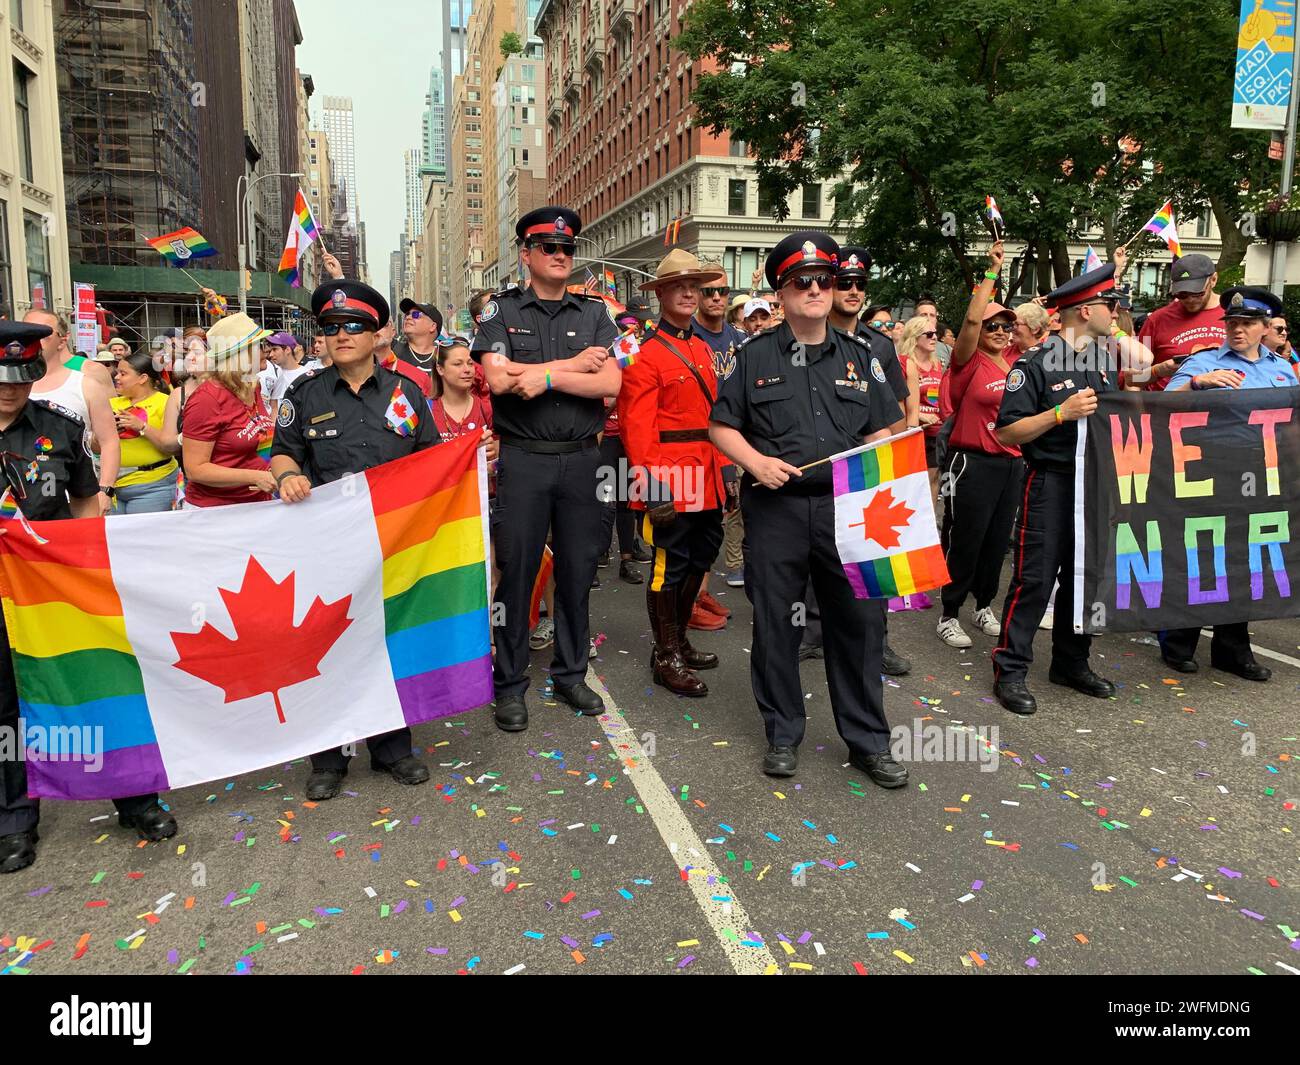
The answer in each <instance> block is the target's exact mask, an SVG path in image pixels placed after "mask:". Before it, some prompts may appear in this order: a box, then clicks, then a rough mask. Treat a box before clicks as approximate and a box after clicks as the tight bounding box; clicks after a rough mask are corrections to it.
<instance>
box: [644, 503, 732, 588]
mask: <svg viewBox="0 0 1300 1065" xmlns="http://www.w3.org/2000/svg"><path fill="white" fill-rule="evenodd" d="M641 537H642V539H644V540H645V542H646V543H647V544H648V545H649V546H650V549H651V551H653V552H654V566H653V568H652V569H651V570H650V590H651V591H652V592H661V591H663V590H664V589H665V588H671V587H673V586H674V585H677V584H681V583H682V581H684V580H685V579H686V578H687V577H689V576H690V575H691V574H693V573H708V572H709V567H710V566H712V565H713V560H714V559H715V558H717V557H718V548H719V547H721V546H722V511H721V510H697V511H679V512H678V514H677V517H676V518H675V519H674V520H673V521H671V522H669V523H668V524H667V525H659V526H655V525H652V524H651V523H650V516H649V515H648V514H646V515H643V516H642V518H641Z"/></svg>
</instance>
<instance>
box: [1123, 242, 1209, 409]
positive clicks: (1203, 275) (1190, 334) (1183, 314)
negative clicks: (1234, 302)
mask: <svg viewBox="0 0 1300 1065" xmlns="http://www.w3.org/2000/svg"><path fill="white" fill-rule="evenodd" d="M1169 276H1170V279H1171V284H1170V286H1169V294H1170V296H1172V297H1173V301H1172V302H1171V303H1170V304H1169V305H1168V306H1167V307H1161V308H1160V309H1159V310H1156V311H1152V312H1151V314H1150V315H1148V317H1147V320H1146V321H1145V322H1144V323H1143V324H1142V329H1141V331H1140V332H1139V333H1138V339H1139V340H1141V341H1142V343H1144V344H1145V345H1146V346H1147V347H1148V348H1150V349H1151V353H1152V355H1154V356H1155V363H1154V365H1153V366H1152V367H1151V377H1152V379H1151V381H1150V382H1148V383H1147V386H1146V387H1147V388H1148V389H1149V390H1154V391H1159V390H1160V389H1163V388H1164V387H1165V385H1166V384H1168V383H1169V378H1171V377H1172V376H1173V375H1174V373H1175V372H1176V371H1177V370H1178V365H1179V363H1180V362H1182V360H1183V359H1185V358H1186V357H1187V356H1188V355H1190V354H1192V352H1193V351H1197V350H1200V349H1202V348H1205V347H1206V346H1208V345H1212V346H1214V347H1216V348H1217V347H1220V346H1221V345H1222V344H1223V343H1224V341H1225V340H1226V339H1227V333H1226V332H1225V331H1224V327H1223V308H1222V307H1220V306H1219V297H1218V296H1217V295H1215V292H1214V286H1215V285H1216V284H1217V283H1218V281H1219V275H1218V273H1216V272H1215V269H1214V261H1213V260H1212V259H1211V258H1210V257H1209V256H1208V255H1201V254H1200V253H1199V252H1193V253H1191V254H1190V255H1184V256H1182V257H1180V258H1178V259H1175V260H1174V265H1173V267H1172V268H1171V269H1170V271H1169Z"/></svg>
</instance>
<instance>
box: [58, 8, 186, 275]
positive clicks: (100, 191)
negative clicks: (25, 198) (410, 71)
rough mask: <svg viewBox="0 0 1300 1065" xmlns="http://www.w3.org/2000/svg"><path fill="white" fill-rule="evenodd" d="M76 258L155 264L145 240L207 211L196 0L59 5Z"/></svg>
mask: <svg viewBox="0 0 1300 1065" xmlns="http://www.w3.org/2000/svg"><path fill="white" fill-rule="evenodd" d="M55 6H56V11H57V21H56V24H55V39H56V40H57V41H58V42H59V55H58V60H59V61H58V64H57V66H58V71H59V103H60V112H61V116H62V119H61V134H62V143H63V168H64V180H65V186H66V195H67V214H68V242H69V250H70V253H71V257H72V259H73V261H74V262H83V263H89V264H94V265H99V266H154V265H157V263H158V260H157V254H156V253H155V252H154V251H152V250H151V249H150V248H149V246H148V245H147V244H146V243H145V240H146V238H148V237H156V236H158V235H160V234H162V233H168V232H171V231H172V230H175V229H179V228H180V227H181V226H184V225H187V224H191V223H192V222H193V220H194V219H196V218H198V217H199V214H200V199H199V195H200V186H199V166H198V158H199V154H198V131H197V124H196V117H195V114H196V111H195V107H194V106H193V105H192V102H191V99H190V94H191V92H194V91H201V89H194V88H192V87H191V86H192V83H193V72H194V70H195V63H194V26H193V20H192V18H191V4H190V3H189V2H188V0H118V2H116V3H113V4H104V3H101V2H99V0H56V4H55Z"/></svg>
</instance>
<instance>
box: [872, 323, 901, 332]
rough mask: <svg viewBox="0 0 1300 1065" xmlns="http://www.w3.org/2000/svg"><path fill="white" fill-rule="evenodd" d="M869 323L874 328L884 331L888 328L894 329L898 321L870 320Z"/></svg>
mask: <svg viewBox="0 0 1300 1065" xmlns="http://www.w3.org/2000/svg"><path fill="white" fill-rule="evenodd" d="M867 325H869V326H871V327H872V328H874V329H879V330H880V331H881V332H882V333H883V332H884V331H885V330H886V329H893V328H894V326H896V325H898V323H897V322H890V321H884V322H868V323H867Z"/></svg>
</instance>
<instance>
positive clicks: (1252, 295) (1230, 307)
mask: <svg viewBox="0 0 1300 1065" xmlns="http://www.w3.org/2000/svg"><path fill="white" fill-rule="evenodd" d="M1219 306H1220V307H1222V308H1223V317H1224V318H1260V319H1263V320H1264V321H1268V319H1270V318H1279V317H1281V315H1282V301H1281V300H1280V299H1278V298H1277V297H1276V296H1275V295H1273V293H1272V292H1270V291H1269V290H1268V289H1266V288H1259V287H1257V286H1255V285H1237V286H1236V287H1235V288H1230V289H1228V290H1227V291H1226V292H1224V293H1223V295H1221V296H1220V297H1219Z"/></svg>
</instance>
